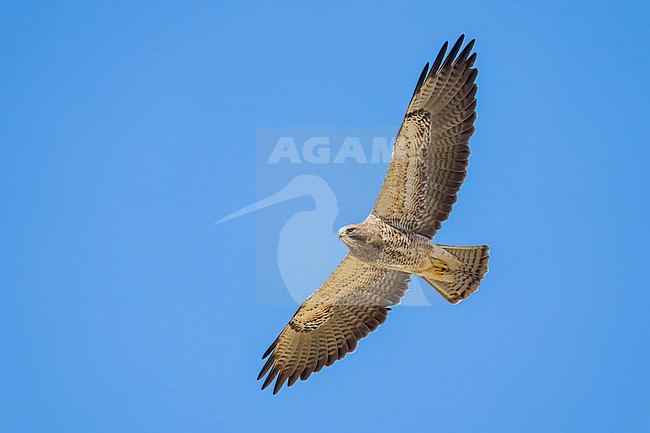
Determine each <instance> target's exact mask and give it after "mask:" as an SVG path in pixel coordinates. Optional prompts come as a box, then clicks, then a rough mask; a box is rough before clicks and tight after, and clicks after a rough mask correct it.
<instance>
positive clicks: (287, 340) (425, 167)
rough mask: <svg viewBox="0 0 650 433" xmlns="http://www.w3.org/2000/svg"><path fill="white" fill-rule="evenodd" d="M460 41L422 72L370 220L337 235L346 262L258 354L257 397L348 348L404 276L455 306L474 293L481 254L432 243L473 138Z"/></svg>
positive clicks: (472, 71) (379, 319)
mask: <svg viewBox="0 0 650 433" xmlns="http://www.w3.org/2000/svg"><path fill="white" fill-rule="evenodd" d="M463 41H464V35H462V36H461V37H460V38H459V39H458V40H457V41H456V43H455V44H454V45H453V47H452V48H451V50H450V51H449V54H447V55H446V57H445V54H446V52H447V47H448V44H447V42H445V43H444V45H443V46H442V48H441V49H440V52H439V53H438V55H437V57H436V59H435V60H434V62H433V64H432V65H431V67H429V63H427V64H426V65H425V67H424V70H423V71H422V74H421V75H420V78H419V79H418V82H417V84H416V86H415V90H414V92H413V97H412V98H411V101H410V103H409V105H408V108H407V109H406V115H405V116H404V120H403V121H402V126H401V127H400V129H399V132H398V134H397V137H396V139H395V143H394V145H393V150H392V155H391V161H390V164H389V166H388V171H387V173H386V177H385V179H384V182H383V184H382V186H381V190H380V191H379V196H378V197H377V201H376V202H375V205H374V207H373V208H372V211H371V212H370V215H369V216H368V218H366V219H365V221H363V222H361V223H358V224H351V225H347V226H345V227H343V228H341V229H340V230H339V233H338V235H339V238H340V239H341V240H342V241H343V243H345V245H347V247H348V249H349V251H348V254H347V255H346V256H345V258H344V259H343V261H342V262H341V263H340V264H339V265H338V267H337V268H336V269H335V270H334V272H332V274H331V275H330V276H329V277H328V278H327V279H326V280H325V282H324V283H323V285H322V286H321V287H320V288H318V289H317V290H316V291H315V292H313V293H312V294H311V295H310V296H309V297H308V298H307V299H306V300H305V302H303V304H302V305H301V306H300V307H299V308H298V310H297V311H296V313H295V314H294V316H293V317H292V318H291V320H290V321H289V323H288V324H287V325H286V326H285V327H284V329H282V332H280V335H279V336H278V338H277V339H276V340H275V341H274V342H273V344H271V346H270V347H269V348H268V349H267V351H266V352H265V353H264V355H263V357H262V358H267V357H268V360H267V361H266V363H265V364H264V367H262V370H261V371H260V374H259V376H258V379H261V378H263V377H264V376H265V375H266V379H265V380H264V384H263V385H262V389H264V388H266V387H267V386H269V385H270V384H271V383H272V382H273V380H274V379H275V385H274V389H273V393H274V394H275V393H277V392H278V391H279V390H280V388H281V387H282V385H284V383H285V382H287V381H288V386H291V385H293V384H294V382H296V380H298V379H299V378H300V379H302V380H305V379H307V378H308V377H309V375H310V374H312V373H313V372H316V371H319V370H320V369H321V368H323V366H326V365H327V366H329V365H332V364H333V363H334V362H335V361H336V360H339V359H341V358H343V357H344V356H345V355H346V354H347V353H348V352H352V351H353V350H355V348H356V346H357V342H358V341H359V340H360V339H361V338H363V337H365V336H366V335H367V334H368V333H369V332H372V331H374V330H375V329H376V328H377V327H378V326H379V325H380V324H381V323H383V322H384V320H386V315H387V314H388V311H389V310H390V307H391V306H393V305H396V304H398V303H399V301H400V299H401V297H402V296H403V295H404V292H405V291H406V290H407V284H408V282H409V280H410V277H411V275H412V274H416V275H419V276H420V277H422V278H423V279H424V280H425V281H427V282H428V283H429V284H430V285H431V286H432V287H433V288H434V289H435V290H437V291H438V292H439V293H440V294H441V295H442V296H443V297H444V298H445V299H446V300H447V301H449V302H451V303H453V304H456V303H458V302H460V301H462V300H463V299H466V298H467V297H468V296H469V295H471V294H472V293H473V292H475V291H476V290H477V288H478V285H479V283H480V282H481V279H482V278H483V276H484V275H485V273H486V272H487V262H488V257H489V256H488V246H487V245H472V246H452V245H438V244H435V243H432V242H431V238H432V237H433V236H434V234H435V233H436V231H437V230H438V229H439V228H440V224H441V223H442V221H444V220H446V219H447V217H448V216H449V213H450V212H451V207H452V205H453V204H454V202H455V201H456V198H457V197H456V195H457V193H458V190H459V189H460V186H461V184H462V183H463V180H464V179H465V176H466V174H467V172H466V168H467V163H468V157H469V146H468V141H469V138H470V137H471V136H472V134H473V133H474V121H475V120H476V88H477V87H476V84H475V80H476V75H477V72H478V71H477V69H476V68H474V62H475V60H476V53H472V48H473V47H474V40H472V41H470V42H469V43H468V44H467V45H465V47H464V48H463V49H462V50H461V47H462V45H463ZM459 53H460V54H459Z"/></svg>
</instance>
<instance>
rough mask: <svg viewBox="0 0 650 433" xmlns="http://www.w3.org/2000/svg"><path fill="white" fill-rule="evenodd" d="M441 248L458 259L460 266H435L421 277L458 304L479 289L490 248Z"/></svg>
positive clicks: (446, 246)
mask: <svg viewBox="0 0 650 433" xmlns="http://www.w3.org/2000/svg"><path fill="white" fill-rule="evenodd" d="M439 246H440V247H442V249H444V250H445V251H446V252H448V253H450V254H452V255H453V256H454V257H455V258H456V259H458V261H459V262H460V265H458V266H453V265H447V264H442V265H438V266H434V267H432V268H429V269H427V270H425V271H424V272H423V273H421V274H420V276H421V277H422V278H424V279H425V281H426V282H427V283H429V284H431V286H433V288H434V289H436V290H437V291H438V292H439V293H440V294H441V295H442V296H443V297H444V298H445V299H446V300H448V301H449V302H451V303H452V304H457V303H459V302H460V301H462V300H463V299H467V297H468V296H469V295H471V294H472V293H474V292H475V291H476V290H477V289H478V286H479V284H480V282H481V279H483V276H484V275H485V274H486V273H487V270H488V268H487V263H488V259H489V258H490V255H489V253H488V250H489V247H488V246H487V245H471V246H465V247H458V246H452V245H439Z"/></svg>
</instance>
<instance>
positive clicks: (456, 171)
mask: <svg viewBox="0 0 650 433" xmlns="http://www.w3.org/2000/svg"><path fill="white" fill-rule="evenodd" d="M463 40H464V35H462V36H461V37H460V38H459V39H458V41H456V43H455V44H454V46H453V47H452V49H451V51H450V52H449V55H447V57H446V58H444V57H445V52H446V51H447V42H445V44H444V45H443V46H442V49H441V50H440V52H439V53H438V56H437V57H436V60H435V61H434V63H433V65H432V67H431V69H429V64H428V63H427V64H426V66H425V67H424V70H423V71H422V74H421V75H420V79H419V80H418V83H417V85H416V86H415V91H414V92H413V98H412V99H411V102H410V104H409V106H408V109H407V110H406V116H405V117H404V121H403V122H402V126H401V128H400V130H399V133H398V134H397V138H396V139H395V144H394V146H393V153H392V156H391V161H390V165H389V166H388V172H387V173H386V178H385V179H384V182H383V184H382V187H381V190H380V191H379V196H378V197H377V201H376V203H375V206H374V208H373V210H372V213H373V214H374V215H375V216H378V217H380V218H382V219H383V220H384V221H386V222H387V223H389V224H391V225H392V226H394V227H397V228H400V229H403V230H407V231H411V232H415V233H419V234H421V235H423V236H427V237H429V238H431V237H433V235H434V234H435V232H436V231H437V230H438V229H439V228H440V224H441V222H442V221H444V220H446V219H447V217H448V216H449V213H450V212H451V206H452V205H453V204H454V203H455V202H456V199H457V197H456V194H457V193H458V190H459V189H460V186H461V184H462V183H463V180H464V179H465V176H466V175H467V172H466V168H467V162H468V158H469V146H468V145H467V143H468V141H469V138H470V137H471V136H472V134H473V133H474V120H476V98H475V96H476V84H475V82H474V81H475V79H476V75H477V73H478V71H477V69H476V68H473V67H472V66H473V65H474V61H475V60H476V53H473V54H471V55H470V52H471V51H472V48H473V46H474V40H472V41H470V42H469V43H468V44H467V45H466V46H465V48H464V49H463V50H462V51H461V53H460V54H458V52H459V50H460V47H461V46H462V44H463ZM443 58H444V61H443Z"/></svg>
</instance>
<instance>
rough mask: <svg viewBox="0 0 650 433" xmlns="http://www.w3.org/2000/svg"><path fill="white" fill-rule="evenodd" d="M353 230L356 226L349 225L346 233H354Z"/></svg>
mask: <svg viewBox="0 0 650 433" xmlns="http://www.w3.org/2000/svg"><path fill="white" fill-rule="evenodd" d="M353 232H354V227H349V228H347V229H345V234H346V235H350V234H352V233H353Z"/></svg>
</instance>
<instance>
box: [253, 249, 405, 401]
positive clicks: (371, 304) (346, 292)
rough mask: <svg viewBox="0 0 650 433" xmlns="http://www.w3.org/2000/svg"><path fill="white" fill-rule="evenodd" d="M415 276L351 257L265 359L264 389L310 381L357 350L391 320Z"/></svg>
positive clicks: (304, 306) (305, 304) (309, 300)
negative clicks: (320, 371) (386, 321)
mask: <svg viewBox="0 0 650 433" xmlns="http://www.w3.org/2000/svg"><path fill="white" fill-rule="evenodd" d="M409 279H410V274H408V273H405V272H400V271H393V270H389V269H381V268H378V267H375V266H372V265H369V264H367V263H364V262H361V261H360V260H357V259H355V258H354V257H352V256H350V255H348V256H346V257H345V258H344V259H343V261H342V262H341V263H340V264H339V266H338V267H337V268H336V269H335V270H334V272H332V274H331V275H330V276H329V277H328V278H327V280H325V282H324V283H323V285H322V286H321V287H320V288H319V289H318V290H316V291H315V292H314V293H312V294H311V295H310V296H309V297H308V298H307V299H306V300H305V302H303V304H302V305H301V306H300V308H298V311H296V314H294V316H293V318H292V319H291V321H289V323H288V324H287V325H286V326H285V327H284V329H283V330H282V332H281V333H280V335H279V336H278V338H277V339H276V340H275V341H274V342H273V344H271V346H270V347H269V348H268V349H267V351H266V353H264V356H263V357H262V358H266V357H267V356H268V357H269V359H268V360H267V361H266V364H264V367H262V370H261V371H260V374H259V376H258V379H261V378H262V377H264V375H265V374H267V373H268V375H267V377H266V380H265V381H264V384H263V385H262V389H264V388H266V387H267V386H269V384H271V382H273V379H274V378H276V377H277V379H276V382H275V387H274V388H273V394H275V393H277V392H278V391H279V390H280V388H281V387H282V385H283V384H284V383H285V381H287V379H288V380H289V383H288V385H289V386H291V385H293V383H294V382H295V381H296V380H298V378H300V379H302V380H305V379H307V378H308V377H309V375H310V374H311V373H313V372H315V371H319V370H320V369H321V368H323V366H324V365H328V366H329V365H332V364H333V363H334V361H336V360H338V359H342V358H343V357H344V356H345V355H346V354H347V353H348V352H352V351H353V350H354V349H355V348H356V346H357V341H359V340H360V339H362V338H363V337H365V336H366V335H368V333H369V332H372V331H374V330H375V329H376V328H377V326H379V324H381V323H383V322H384V320H386V314H388V311H389V310H390V308H388V307H390V306H391V305H395V304H397V303H398V302H399V300H400V298H401V297H402V296H403V295H404V292H406V289H407V284H408V282H409Z"/></svg>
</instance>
